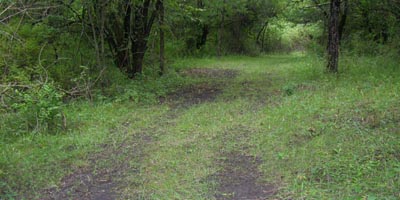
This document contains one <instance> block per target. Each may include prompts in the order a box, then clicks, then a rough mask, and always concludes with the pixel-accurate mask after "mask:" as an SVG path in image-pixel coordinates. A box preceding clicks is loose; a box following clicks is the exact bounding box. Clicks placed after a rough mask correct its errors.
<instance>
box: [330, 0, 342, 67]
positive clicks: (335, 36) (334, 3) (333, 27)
mask: <svg viewBox="0 0 400 200" xmlns="http://www.w3.org/2000/svg"><path fill="white" fill-rule="evenodd" d="M339 14H340V0H331V7H330V18H329V38H328V66H327V68H328V71H329V72H332V73H337V72H338V65H339Z"/></svg>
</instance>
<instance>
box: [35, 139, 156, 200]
mask: <svg viewBox="0 0 400 200" xmlns="http://www.w3.org/2000/svg"><path fill="white" fill-rule="evenodd" d="M133 141H135V142H133ZM151 142H152V140H151V139H150V137H149V136H147V135H145V134H142V135H139V136H135V138H134V139H132V141H129V142H127V141H125V142H124V143H122V144H121V145H120V146H118V147H117V148H115V147H112V146H110V145H107V144H106V145H103V146H102V147H101V148H102V150H101V151H100V152H99V153H96V154H95V155H93V156H92V157H91V158H90V162H89V165H88V166H87V167H84V168H80V169H78V170H76V171H75V172H73V173H72V174H70V175H68V176H66V177H64V178H63V179H62V181H61V186H60V187H59V188H50V189H47V190H45V191H44V192H43V194H44V196H46V198H42V199H79V200H92V199H93V200H113V199H118V197H119V195H118V194H117V193H116V192H115V191H116V190H117V189H118V179H119V178H121V176H122V175H123V174H124V172H126V171H128V170H129V171H133V172H135V171H139V170H138V169H136V170H135V169H130V168H131V167H130V166H129V161H130V160H132V159H137V160H140V158H141V157H142V156H143V151H142V150H143V147H144V145H148V144H149V143H151ZM100 163H107V164H104V165H103V166H104V167H101V166H102V164H100ZM111 163H112V164H111ZM99 166H100V167H99ZM110 166H111V167H110Z"/></svg>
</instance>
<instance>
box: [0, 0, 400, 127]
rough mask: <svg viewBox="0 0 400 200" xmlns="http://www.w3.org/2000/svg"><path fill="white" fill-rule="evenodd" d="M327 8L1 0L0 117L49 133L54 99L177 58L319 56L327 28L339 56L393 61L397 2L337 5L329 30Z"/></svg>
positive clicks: (244, 2)
mask: <svg viewBox="0 0 400 200" xmlns="http://www.w3.org/2000/svg"><path fill="white" fill-rule="evenodd" d="M332 2H333V1H332ZM336 2H339V1H336ZM330 3H331V2H330V1H327V0H301V1H300V0H287V1H278V0H234V1H226V0H218V1H215V0H213V1H211V0H174V1H171V0H170V1H166V0H140V1H139V0H117V1H91V0H79V1H78V0H57V1H32V0H19V1H14V0H7V1H1V2H0V30H1V32H0V44H1V45H0V56H1V59H0V72H1V74H0V95H1V96H0V110H1V111H2V113H7V116H9V115H15V114H17V113H18V114H21V115H23V116H27V117H26V123H24V125H23V126H22V125H18V126H19V129H22V130H31V129H42V128H43V127H44V128H46V129H48V128H51V127H53V128H57V127H58V128H59V127H60V126H62V125H60V124H62V123H61V122H62V121H63V118H64V117H63V114H62V112H61V110H62V105H63V101H64V102H65V101H66V100H68V99H72V98H78V97H84V98H86V99H91V100H93V99H95V98H97V97H104V96H105V97H106V98H109V97H112V98H115V96H116V94H121V93H125V92H126V91H127V90H125V89H124V88H123V87H125V86H126V84H132V83H135V81H130V80H129V79H135V80H136V81H137V80H141V79H143V77H144V76H149V77H153V76H154V77H156V76H157V75H158V74H161V71H165V66H168V63H170V62H173V59H174V58H177V57H183V56H223V55H227V54H246V55H253V56H254V55H257V54H259V53H261V52H276V51H280V52H289V51H294V50H311V51H314V52H317V53H319V54H320V55H325V52H326V49H327V44H328V43H330V41H332V39H331V38H332V37H329V36H331V34H330V31H329V30H332V29H331V28H332V27H331V28H330V27H329V25H330V24H334V26H337V29H338V35H339V40H340V43H341V46H342V47H341V48H340V51H341V52H352V53H358V54H360V53H362V54H365V53H368V54H376V53H380V54H388V53H392V54H394V55H397V54H398V47H399V42H398V40H399V38H398V33H399V27H400V26H399V25H400V24H399V23H400V22H399V20H400V15H399V13H400V2H399V1H397V0H384V1H368V0H356V1H348V0H343V1H341V5H340V8H339V15H338V16H337V21H335V22H334V23H329V22H330V19H332V18H331V14H330V13H331V12H330V5H331V4H330ZM331 22H332V21H331ZM331 26H332V25H331ZM335 41H336V39H335ZM337 45H338V44H337ZM164 49H165V50H164ZM336 52H339V51H336ZM160 54H161V56H160ZM164 54H165V56H164ZM164 57H165V58H164ZM165 60H166V61H167V63H166V64H164V61H165ZM158 61H161V63H160V64H158ZM329 63H330V62H329ZM335 63H337V62H335ZM158 65H160V67H158ZM338 70H339V71H340V66H339V69H338ZM332 71H337V68H336V69H334V70H332ZM136 83H137V82H136ZM124 84H125V85H124ZM139 85H141V86H143V84H141V83H140V84H139ZM141 86H140V87H141ZM138 87H139V86H138ZM121 88H122V89H121ZM133 90H135V91H136V92H134V93H135V94H137V95H139V96H140V90H139V89H137V87H136V88H135V89H131V90H129V91H130V92H132V91H133ZM128 99H129V98H128ZM23 113H25V114H23ZM4 121H5V120H4ZM13 130H14V129H13Z"/></svg>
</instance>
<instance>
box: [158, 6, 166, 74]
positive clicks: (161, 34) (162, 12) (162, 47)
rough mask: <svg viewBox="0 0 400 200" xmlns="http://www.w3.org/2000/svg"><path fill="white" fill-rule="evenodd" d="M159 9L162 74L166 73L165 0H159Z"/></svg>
mask: <svg viewBox="0 0 400 200" xmlns="http://www.w3.org/2000/svg"><path fill="white" fill-rule="evenodd" d="M157 5H158V6H157V10H158V13H159V19H158V23H159V28H160V75H163V74H164V73H165V55H164V53H165V51H164V48H165V45H164V42H165V41H164V12H165V11H164V0H158V2H157Z"/></svg>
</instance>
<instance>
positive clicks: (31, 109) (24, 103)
mask: <svg viewBox="0 0 400 200" xmlns="http://www.w3.org/2000/svg"><path fill="white" fill-rule="evenodd" d="M15 93H16V96H17V101H16V102H15V103H13V104H12V107H13V108H14V109H15V110H16V111H17V114H18V115H19V116H20V117H21V120H22V121H23V122H24V123H23V124H24V125H21V126H20V127H18V128H19V129H22V130H23V131H34V132H46V131H49V130H51V131H56V130H57V129H59V128H60V127H61V126H62V125H61V122H62V118H63V114H62V107H63V102H62V97H63V96H64V95H63V93H62V92H60V91H58V90H57V89H56V88H55V87H54V86H53V85H51V84H44V85H41V86H37V87H34V88H31V89H29V90H26V91H21V90H16V91H15ZM20 131H21V130H20ZM17 132H19V131H17Z"/></svg>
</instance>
